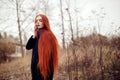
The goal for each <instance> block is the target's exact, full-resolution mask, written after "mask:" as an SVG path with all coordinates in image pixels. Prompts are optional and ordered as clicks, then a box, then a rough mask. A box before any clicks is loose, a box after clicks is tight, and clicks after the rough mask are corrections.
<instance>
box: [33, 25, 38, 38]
mask: <svg viewBox="0 0 120 80" xmlns="http://www.w3.org/2000/svg"><path fill="white" fill-rule="evenodd" d="M37 30H38V28H37V26H34V35H33V38H35V37H36V36H37Z"/></svg>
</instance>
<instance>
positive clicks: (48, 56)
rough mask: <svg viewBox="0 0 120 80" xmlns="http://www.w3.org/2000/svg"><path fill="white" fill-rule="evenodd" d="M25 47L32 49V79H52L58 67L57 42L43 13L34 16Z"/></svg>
mask: <svg viewBox="0 0 120 80" xmlns="http://www.w3.org/2000/svg"><path fill="white" fill-rule="evenodd" d="M26 49H28V50H29V49H32V61H31V73H32V80H53V75H54V73H55V72H56V70H57V67H58V42H57V39H56V37H55V35H54V34H53V32H52V31H51V29H50V24H49V21H48V18H47V17H46V16H45V15H43V14H38V15H37V16H36V17H35V27H34V35H32V36H31V37H30V39H29V40H28V42H27V44H26Z"/></svg>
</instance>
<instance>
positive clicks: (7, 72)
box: [0, 54, 31, 80]
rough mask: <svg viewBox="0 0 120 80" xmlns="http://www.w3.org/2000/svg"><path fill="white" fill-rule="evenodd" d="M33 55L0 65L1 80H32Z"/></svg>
mask: <svg viewBox="0 0 120 80" xmlns="http://www.w3.org/2000/svg"><path fill="white" fill-rule="evenodd" d="M30 62H31V54H28V55H27V56H25V57H23V58H17V59H14V60H12V61H11V62H6V63H2V64H0V80H31V73H30Z"/></svg>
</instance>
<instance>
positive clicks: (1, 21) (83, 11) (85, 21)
mask: <svg viewBox="0 0 120 80" xmlns="http://www.w3.org/2000/svg"><path fill="white" fill-rule="evenodd" d="M6 1H7V0H6ZM6 1H4V0H3V1H0V31H3V32H4V31H5V32H7V33H10V34H13V35H18V33H17V32H18V28H17V23H16V12H15V10H14V9H13V8H14V7H15V6H13V5H14V4H15V3H14V2H13V3H12V4H11V3H9V4H7V5H6V4H5V3H3V2H6ZM9 1H10V0H8V2H9ZM13 1H14V0H13ZM37 1H38V0H24V2H23V5H22V9H23V10H25V11H26V13H25V14H24V15H26V16H27V14H28V13H31V11H30V10H29V9H28V8H32V7H34V6H36V5H39V4H40V3H38V2H37ZM46 1H47V0H46ZM62 1H63V13H64V22H65V30H66V33H65V34H66V37H67V38H69V37H70V31H69V29H70V28H69V21H68V20H69V18H68V14H67V11H66V10H65V9H66V8H67V4H66V2H67V1H70V3H69V5H70V12H71V16H72V23H73V27H74V26H76V14H75V8H77V14H78V26H79V31H80V32H79V33H81V32H82V33H86V32H88V33H91V32H92V31H93V27H95V28H96V30H97V32H99V28H98V23H99V25H100V33H101V34H103V35H108V34H114V33H115V30H117V33H118V32H119V31H120V29H119V30H118V28H119V27H120V0H62ZM59 5H60V4H59V0H49V6H48V9H50V8H51V11H52V12H49V15H48V17H49V19H50V23H51V27H52V30H53V32H54V33H55V35H56V36H57V37H58V39H59V40H60V42H61V38H62V36H61V34H60V33H61V32H62V31H61V27H60V26H59V25H58V24H60V23H61V18H60V10H59ZM8 6H10V7H12V8H11V9H10V8H6V7H8ZM39 6H41V4H40V5H39ZM36 10H37V9H36ZM37 13H44V12H42V11H41V10H40V9H39V10H38V12H37ZM35 14H36V13H32V15H31V17H30V18H29V19H31V18H34V17H35ZM21 17H23V18H24V17H25V16H21ZM7 18H9V20H5V19H7ZM30 23H32V24H30ZM28 24H30V25H29V27H27V28H25V27H26V26H27V25H28ZM33 26H34V23H33V21H32V22H30V21H29V20H27V21H26V22H25V23H24V25H23V26H22V28H23V29H24V30H25V31H26V32H27V34H28V37H29V36H30V35H32V34H33V30H32V29H33ZM73 29H74V34H76V33H75V32H76V28H75V27H74V28H73ZM28 30H29V32H28Z"/></svg>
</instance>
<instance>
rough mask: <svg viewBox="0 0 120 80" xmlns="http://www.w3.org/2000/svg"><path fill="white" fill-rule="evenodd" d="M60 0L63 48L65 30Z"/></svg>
mask: <svg viewBox="0 0 120 80" xmlns="http://www.w3.org/2000/svg"><path fill="white" fill-rule="evenodd" d="M62 6H63V5H62V0H60V11H61V19H62V43H63V48H65V31H64V21H63V11H62Z"/></svg>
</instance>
